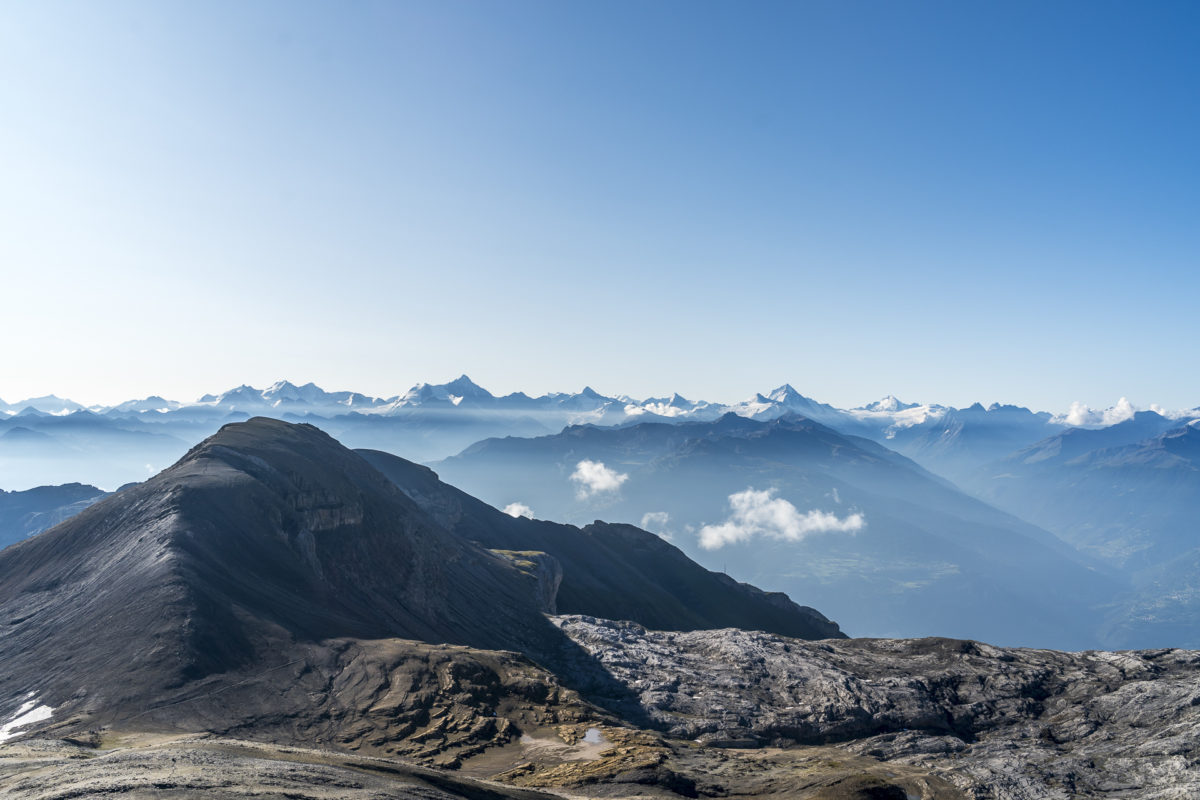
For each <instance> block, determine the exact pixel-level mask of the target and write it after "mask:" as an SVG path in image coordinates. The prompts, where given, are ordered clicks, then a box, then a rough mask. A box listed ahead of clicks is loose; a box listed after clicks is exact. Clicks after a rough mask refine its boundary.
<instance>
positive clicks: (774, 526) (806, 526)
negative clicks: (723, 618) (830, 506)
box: [700, 488, 867, 550]
mask: <svg viewBox="0 0 1200 800" xmlns="http://www.w3.org/2000/svg"><path fill="white" fill-rule="evenodd" d="M774 495H775V490H774V489H768V490H766V491H761V492H760V491H756V490H755V489H753V488H750V489H746V491H744V492H737V493H735V494H731V495H729V507H730V509H731V510H732V513H731V514H730V515H729V518H728V519H727V520H725V521H724V522H722V523H721V524H720V525H705V526H704V527H702V528H701V529H700V546H701V547H703V548H704V549H706V550H715V549H717V548H718V547H724V546H725V545H727V544H732V543H734V542H744V541H746V540H748V539H751V538H753V537H755V536H769V537H770V538H772V539H786V540H788V541H792V542H798V541H800V540H801V539H803V538H804V537H806V536H808V535H809V534H812V533H828V532H831V531H840V532H843V533H853V532H855V531H858V530H861V529H862V528H863V527H864V526H865V525H866V524H867V522H866V518H865V517H863V515H862V514H860V513H853V514H850V515H849V516H847V517H845V518H843V519H838V517H837V516H836V515H834V514H830V513H828V512H825V511H818V510H816V509H813V510H812V511H805V512H801V511H800V510H799V509H797V508H796V507H795V506H794V505H792V504H791V503H789V502H788V501H787V500H784V499H783V498H779V497H775V496H774Z"/></svg>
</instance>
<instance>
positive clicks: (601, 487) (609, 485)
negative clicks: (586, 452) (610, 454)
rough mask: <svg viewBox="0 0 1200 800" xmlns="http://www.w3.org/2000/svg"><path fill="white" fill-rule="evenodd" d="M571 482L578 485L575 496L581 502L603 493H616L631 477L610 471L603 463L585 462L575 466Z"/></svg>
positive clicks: (613, 470)
mask: <svg viewBox="0 0 1200 800" xmlns="http://www.w3.org/2000/svg"><path fill="white" fill-rule="evenodd" d="M571 480H572V481H574V482H575V483H576V484H578V486H579V488H578V489H577V490H576V492H575V494H576V495H577V496H578V497H579V499H580V500H584V499H586V498H588V497H591V496H592V495H594V494H601V493H603V492H615V491H616V490H617V489H619V488H621V484H622V483H624V482H625V481H627V480H629V476H628V475H625V474H624V473H621V472H617V471H616V470H615V469H609V468H608V467H606V466H604V462H602V461H588V460H586V459H585V460H583V461H580V462H579V463H578V464H576V465H575V471H574V472H572V473H571Z"/></svg>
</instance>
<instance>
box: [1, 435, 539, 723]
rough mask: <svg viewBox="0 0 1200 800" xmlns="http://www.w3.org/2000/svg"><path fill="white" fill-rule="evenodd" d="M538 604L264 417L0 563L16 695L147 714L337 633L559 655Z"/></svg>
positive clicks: (336, 448) (375, 479)
mask: <svg viewBox="0 0 1200 800" xmlns="http://www.w3.org/2000/svg"><path fill="white" fill-rule="evenodd" d="M536 594H537V592H536V585H535V581H534V579H532V578H531V577H529V576H528V575H526V574H524V573H522V572H521V570H520V569H519V568H518V567H517V566H515V565H514V564H513V563H512V562H511V561H510V560H509V559H506V558H503V557H501V556H498V555H496V554H493V553H491V552H489V551H487V550H485V549H483V548H480V547H478V546H475V545H473V544H470V543H468V542H465V541H463V540H461V539H460V538H458V537H456V536H454V535H453V534H450V533H448V532H447V531H445V530H444V529H443V528H442V527H441V526H440V525H438V524H437V523H436V522H435V521H433V520H432V519H431V518H430V517H429V516H428V515H427V514H425V513H424V512H423V511H421V510H420V509H419V508H418V507H417V506H416V504H415V503H413V502H412V501H411V500H409V499H408V497H406V496H405V495H404V494H403V493H402V492H400V491H399V490H398V489H396V488H395V486H393V485H392V483H391V482H390V481H388V480H387V479H385V478H384V477H383V476H382V475H380V474H379V473H378V472H377V471H375V470H374V469H372V468H371V467H370V466H369V465H368V464H366V463H365V462H364V461H363V460H362V459H361V458H359V457H358V456H356V455H355V454H354V453H353V452H351V451H349V450H347V449H345V448H343V447H342V446H341V445H339V444H338V443H337V442H335V441H334V440H333V439H331V438H329V437H328V436H327V435H325V434H324V433H322V432H320V431H319V430H317V429H316V428H313V427H311V426H306V425H289V424H287V423H283V422H277V421H273V420H265V419H256V420H253V421H251V422H248V423H245V424H238V425H230V426H227V427H225V428H224V429H222V430H221V431H220V432H219V433H218V434H216V435H215V436H213V437H211V438H209V439H208V440H206V441H205V442H203V443H202V444H200V445H198V446H197V447H195V448H193V449H192V450H191V451H190V452H189V453H188V454H187V455H186V456H185V457H184V458H183V459H182V460H181V461H180V462H179V463H178V464H176V465H175V466H173V467H171V468H170V469H168V470H166V471H164V472H162V473H161V474H159V475H158V476H156V477H154V478H153V479H151V480H150V481H147V482H146V483H144V484H141V485H138V486H134V487H131V488H129V489H127V490H125V491H123V492H120V493H118V494H116V495H114V496H112V497H110V498H108V499H106V500H104V501H102V502H100V503H98V504H96V505H94V506H92V507H91V508H89V509H87V510H86V511H84V512H83V513H81V514H79V515H78V516H76V517H74V518H72V519H70V520H68V521H67V522H65V523H63V524H62V525H59V526H57V527H56V528H53V529H51V530H49V531H46V532H45V533H43V534H41V535H39V536H36V537H34V538H32V539H29V540H26V541H24V542H21V543H19V544H17V545H15V546H13V547H10V548H8V549H6V550H4V551H3V552H0V624H2V625H3V626H4V635H3V636H2V637H0V663H2V664H3V665H4V670H3V672H2V673H0V699H3V700H11V699H15V698H18V697H20V696H24V695H26V694H28V693H31V692H32V693H35V694H36V695H37V696H39V697H40V698H42V702H45V703H46V704H48V705H52V706H56V707H57V706H62V705H67V706H69V707H72V708H75V709H84V708H86V709H87V710H89V711H91V712H94V713H102V712H103V713H112V712H114V711H118V710H127V709H129V708H131V707H138V708H146V707H148V706H149V705H152V704H153V703H154V702H155V701H159V700H162V699H164V698H166V697H167V696H169V695H171V693H172V692H173V691H174V690H176V689H178V688H180V687H181V686H183V685H184V684H187V683H188V682H191V681H196V680H199V679H202V678H205V677H206V676H210V675H215V674H220V673H232V672H236V671H238V670H254V669H258V668H261V667H264V666H272V665H278V664H280V663H283V662H287V661H289V658H290V657H294V656H295V653H294V650H293V648H294V647H295V646H296V645H297V644H298V643H304V642H313V643H315V642H321V641H324V640H330V639H334V638H337V637H350V638H357V639H382V638H389V637H399V638H405V639H420V640H424V641H429V642H449V643H455V644H466V645H471V646H473V647H478V648H492V649H506V650H518V651H524V652H527V653H543V652H551V653H552V652H555V651H556V648H558V647H559V643H560V642H561V635H560V634H558V633H557V631H555V629H554V628H553V627H552V626H551V625H549V624H548V623H547V622H546V620H545V618H544V616H543V615H542V613H541V607H540V606H539V605H538V603H537V600H536Z"/></svg>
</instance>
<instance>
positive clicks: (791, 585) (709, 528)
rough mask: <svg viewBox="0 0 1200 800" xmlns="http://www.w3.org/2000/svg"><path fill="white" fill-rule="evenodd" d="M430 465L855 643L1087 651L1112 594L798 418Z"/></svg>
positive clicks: (499, 451)
mask: <svg viewBox="0 0 1200 800" xmlns="http://www.w3.org/2000/svg"><path fill="white" fill-rule="evenodd" d="M432 466H433V468H434V469H435V470H436V471H437V473H438V474H439V475H440V476H441V478H442V479H443V480H445V481H447V482H449V483H451V484H454V485H456V486H459V487H461V488H462V489H464V490H465V491H467V492H470V493H471V494H473V495H475V496H477V497H480V498H481V499H483V500H485V501H487V502H489V503H491V504H493V505H495V506H496V507H498V508H504V507H507V508H509V509H510V513H517V514H532V515H533V516H535V517H538V518H546V519H555V520H560V521H564V522H572V523H577V524H582V523H584V522H587V521H589V520H592V519H595V518H604V519H607V520H610V521H619V522H629V523H634V524H640V525H641V526H642V527H644V528H649V529H651V530H654V531H656V532H658V533H659V534H660V535H663V536H665V537H667V538H669V539H670V541H672V542H673V543H675V544H677V545H678V546H679V547H680V548H682V549H683V550H684V552H686V553H687V554H688V555H689V556H691V557H692V558H694V559H696V560H697V561H699V562H700V563H701V564H704V565H705V566H707V567H709V568H710V569H722V568H725V569H728V570H729V571H730V572H731V573H732V574H737V575H742V576H745V577H746V578H748V579H750V580H752V581H754V582H756V583H758V584H759V585H763V586H769V587H772V588H775V589H779V590H781V591H786V592H789V593H792V594H795V593H796V592H797V591H801V590H803V592H804V593H805V595H804V596H806V597H812V598H814V602H816V603H818V604H819V605H820V606H821V607H822V608H823V609H825V610H827V611H828V612H829V613H832V614H834V615H835V617H836V618H837V619H838V621H839V622H840V623H841V624H843V625H845V626H846V627H847V628H848V629H850V630H852V631H854V632H855V633H856V634H858V635H865V636H921V635H935V634H938V635H949V636H971V637H976V638H981V639H984V640H986V641H990V642H996V643H1000V644H1010V645H1026V646H1052V645H1053V646H1057V647H1074V648H1086V647H1097V646H1099V645H1100V644H1101V638H1100V635H1099V630H1100V628H1101V622H1102V619H1103V617H1104V611H1103V609H1102V606H1104V605H1105V604H1106V603H1108V602H1109V601H1110V600H1111V598H1112V596H1113V595H1114V594H1116V593H1117V592H1118V591H1120V589H1121V584H1120V582H1119V581H1118V580H1116V579H1114V578H1113V576H1111V575H1108V574H1106V573H1105V572H1104V571H1103V570H1101V569H1097V568H1095V564H1094V563H1092V562H1089V561H1088V560H1087V559H1086V558H1081V557H1080V556H1079V555H1077V554H1076V553H1075V551H1074V550H1073V549H1072V548H1071V547H1069V546H1067V545H1065V544H1064V543H1062V542H1061V541H1059V540H1058V539H1057V538H1055V537H1054V536H1053V535H1052V534H1050V533H1048V532H1046V531H1045V530H1042V529H1039V528H1036V527H1034V526H1033V525H1030V524H1028V523H1026V522H1023V521H1022V520H1020V519H1017V518H1016V517H1013V516H1011V515H1009V514H1005V513H1003V512H1001V511H998V510H997V509H995V508H993V507H991V506H988V505H987V504H985V503H983V502H981V501H979V500H977V499H975V498H973V497H970V496H969V495H966V494H964V493H963V492H961V491H959V490H958V489H957V488H955V487H954V486H953V485H951V484H950V483H948V482H947V481H945V480H943V479H941V478H938V477H937V476H935V475H933V474H931V473H929V472H928V471H926V470H925V469H923V468H921V467H920V466H919V465H917V464H916V463H914V462H913V461H911V460H909V459H908V458H905V457H904V456H901V455H899V454H897V453H895V452H893V451H890V450H888V449H886V448H884V447H882V446H881V445H879V444H877V443H875V442H872V441H870V440H868V439H865V438H861V437H856V436H847V435H844V434H840V433H838V432H836V431H834V430H833V429H831V428H829V427H826V426H824V425H822V424H820V423H817V422H814V421H812V420H810V419H807V418H804V417H801V416H798V415H786V416H782V417H778V418H776V419H773V420H769V421H758V420H752V419H746V418H744V417H739V416H737V415H735V414H727V415H725V416H723V417H721V418H719V419H717V420H715V421H712V422H683V423H678V424H664V423H642V424H639V425H631V426H626V427H621V428H601V427H597V426H592V425H583V426H573V427H570V428H567V429H566V430H564V431H563V432H562V433H559V434H556V435H553V436H545V437H539V438H534V439H520V438H511V437H510V438H503V439H490V440H486V441H483V442H480V443H478V444H476V445H474V446H472V447H470V448H468V449H467V450H465V451H463V452H462V453H460V454H459V455H457V456H454V457H452V458H448V459H445V460H443V461H440V462H437V463H435V464H433V465H432Z"/></svg>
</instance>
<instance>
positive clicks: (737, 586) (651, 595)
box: [358, 450, 844, 639]
mask: <svg viewBox="0 0 1200 800" xmlns="http://www.w3.org/2000/svg"><path fill="white" fill-rule="evenodd" d="M358 452H359V454H360V455H362V457H363V458H365V459H366V460H367V461H368V462H369V463H370V464H372V465H373V466H374V467H375V468H376V469H378V470H379V471H380V472H382V473H383V474H384V475H386V476H387V477H388V478H390V479H391V480H392V481H394V482H395V483H396V485H397V486H398V487H400V488H401V489H402V490H403V491H404V492H405V493H406V494H408V495H409V496H410V497H411V498H412V499H413V500H415V501H416V502H417V503H418V504H419V505H420V506H421V507H422V508H423V509H425V510H426V511H427V512H429V513H430V514H431V515H433V516H434V518H436V519H437V520H438V521H439V522H441V523H442V524H444V525H446V526H447V527H448V528H450V529H451V530H453V531H455V532H456V533H458V534H459V535H461V536H463V537H465V538H467V539H471V540H473V541H477V542H479V543H481V544H483V545H484V546H485V547H490V548H497V549H503V550H516V551H531V550H532V551H542V552H546V553H549V554H550V555H552V556H554V558H555V559H556V560H557V561H558V562H559V563H560V564H561V565H562V573H563V576H562V583H561V585H560V587H559V590H558V599H557V610H558V611H559V612H560V613H563V614H589V615H591V616H597V617H604V618H606V619H623V620H632V621H635V622H638V623H640V624H642V625H646V626H648V627H650V628H654V629H657V630H697V629H704V628H727V627H737V628H743V629H747V630H762V631H769V632H772V633H777V634H781V635H784V636H794V637H797V638H802V639H824V638H837V637H842V636H844V634H842V633H841V631H839V630H838V627H837V625H836V624H835V623H832V622H830V621H829V620H827V619H826V618H825V617H824V616H823V615H822V614H821V613H820V612H818V611H816V610H815V609H812V608H807V607H802V606H798V605H796V604H795V603H793V602H792V601H791V600H790V599H788V597H787V595H784V594H782V593H779V592H775V593H768V592H763V591H761V590H759V589H757V588H755V587H753V586H749V585H747V584H744V583H738V582H736V581H734V580H733V579H732V578H730V577H729V576H727V575H724V574H722V573H719V572H710V571H709V570H707V569H704V568H703V567H701V566H700V565H699V564H697V563H696V562H694V561H692V560H691V559H690V558H688V557H687V556H686V555H684V553H683V551H681V550H680V549H679V548H677V547H675V546H674V545H672V544H670V543H668V542H665V541H663V540H662V539H661V538H660V537H658V536H656V535H654V534H653V533H649V532H647V531H644V530H641V529H639V528H636V527H634V526H632V525H613V524H608V523H604V522H594V523H592V524H591V525H586V526H584V527H583V528H576V527H574V526H571V525H561V524H558V523H554V522H547V521H544V520H532V519H525V518H523V517H511V516H509V515H507V514H504V513H502V512H500V511H497V510H496V509H495V508H493V507H492V506H489V505H487V504H486V503H483V502H482V501H480V500H477V499H475V498H474V497H472V496H470V495H469V494H467V493H465V492H462V491H460V490H458V489H456V488H454V487H453V486H450V485H448V484H445V483H443V482H442V481H440V480H439V479H438V477H437V474H436V473H434V472H433V471H432V470H430V469H429V468H428V467H423V466H420V465H418V464H414V463H412V462H410V461H406V460H404V459H402V458H399V457H397V456H393V455H390V454H388V453H381V452H378V451H373V450H360V451H358Z"/></svg>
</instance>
